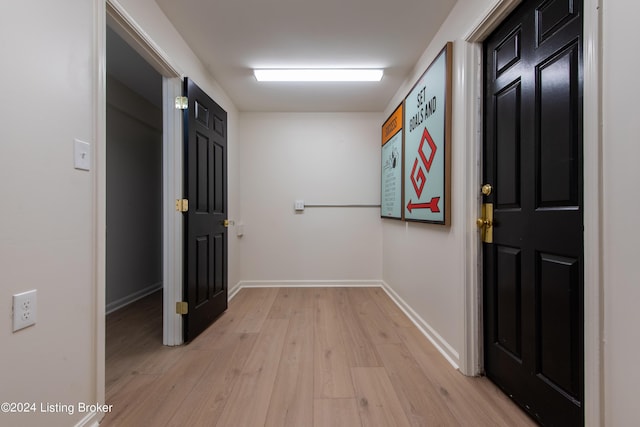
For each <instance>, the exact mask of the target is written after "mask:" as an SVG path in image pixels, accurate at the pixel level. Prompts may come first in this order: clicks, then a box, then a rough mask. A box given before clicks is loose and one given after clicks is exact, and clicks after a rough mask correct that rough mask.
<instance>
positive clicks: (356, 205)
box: [304, 204, 380, 208]
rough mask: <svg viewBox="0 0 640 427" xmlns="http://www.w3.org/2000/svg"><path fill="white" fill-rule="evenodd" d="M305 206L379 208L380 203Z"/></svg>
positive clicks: (315, 206)
mask: <svg viewBox="0 0 640 427" xmlns="http://www.w3.org/2000/svg"><path fill="white" fill-rule="evenodd" d="M304 207H305V208H379V207H380V205H359V204H350V205H333V204H327V205H307V204H305V205H304Z"/></svg>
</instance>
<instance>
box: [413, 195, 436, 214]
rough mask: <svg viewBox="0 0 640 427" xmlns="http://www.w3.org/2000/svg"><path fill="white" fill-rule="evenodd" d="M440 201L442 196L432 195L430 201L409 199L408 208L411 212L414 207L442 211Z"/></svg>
mask: <svg viewBox="0 0 640 427" xmlns="http://www.w3.org/2000/svg"><path fill="white" fill-rule="evenodd" d="M439 202H440V197H432V198H431V201H430V202H429V203H413V202H412V201H411V200H409V204H408V205H407V209H409V212H411V211H412V210H413V209H429V210H430V211H431V212H440V208H439V207H438V203H439Z"/></svg>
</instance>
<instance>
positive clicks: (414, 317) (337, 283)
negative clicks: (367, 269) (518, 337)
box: [228, 280, 460, 369]
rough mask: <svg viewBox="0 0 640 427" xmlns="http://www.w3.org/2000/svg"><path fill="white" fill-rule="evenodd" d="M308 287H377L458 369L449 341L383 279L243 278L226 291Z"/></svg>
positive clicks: (230, 296)
mask: <svg viewBox="0 0 640 427" xmlns="http://www.w3.org/2000/svg"><path fill="white" fill-rule="evenodd" d="M304 287H306V288H310V287H324V288H327V287H334V288H340V287H379V288H382V289H384V291H385V292H386V293H387V295H389V298H391V300H392V301H393V302H394V303H395V304H396V305H397V306H398V307H399V308H400V310H402V312H403V313H404V314H406V315H407V317H408V318H409V319H410V320H411V322H413V324H414V325H415V326H416V327H417V328H418V330H419V331H420V332H422V334H423V335H424V336H425V337H427V339H428V340H429V341H431V343H432V344H433V345H434V346H435V348H436V349H437V350H438V351H439V352H440V353H441V354H442V356H443V357H444V358H445V359H446V360H447V361H448V362H449V363H450V364H451V365H452V366H453V367H454V368H455V369H459V365H458V363H459V361H460V355H459V354H458V352H457V351H455V349H454V348H453V347H451V345H449V343H448V342H447V341H446V340H445V339H444V338H442V337H441V336H440V334H438V332H436V330H435V329H433V328H432V327H431V325H429V324H428V323H427V322H426V321H425V320H424V319H423V318H422V317H420V315H418V313H416V312H415V311H414V310H413V308H412V307H411V306H410V305H409V304H407V302H406V301H405V300H403V299H402V298H400V296H399V295H398V294H397V293H396V292H395V291H394V290H393V288H392V287H391V286H389V284H387V283H386V282H385V281H384V280H243V281H240V282H238V283H236V284H235V285H234V286H233V287H232V288H231V289H230V290H229V293H228V298H229V300H231V299H232V298H233V297H235V296H236V294H237V293H238V292H239V291H240V290H241V289H243V288H304Z"/></svg>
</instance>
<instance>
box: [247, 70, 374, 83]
mask: <svg viewBox="0 0 640 427" xmlns="http://www.w3.org/2000/svg"><path fill="white" fill-rule="evenodd" d="M253 74H254V75H255V76H256V80H258V81H259V82H379V81H380V80H381V79H382V74H383V71H382V70H380V69H340V68H331V69H329V68H319V69H311V68H298V69H262V70H253Z"/></svg>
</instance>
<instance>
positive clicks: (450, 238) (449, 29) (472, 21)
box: [383, 0, 494, 364]
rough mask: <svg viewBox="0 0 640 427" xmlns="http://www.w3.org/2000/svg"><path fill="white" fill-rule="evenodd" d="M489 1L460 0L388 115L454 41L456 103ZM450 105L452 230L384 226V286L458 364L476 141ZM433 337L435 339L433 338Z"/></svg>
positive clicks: (386, 223)
mask: <svg viewBox="0 0 640 427" xmlns="http://www.w3.org/2000/svg"><path fill="white" fill-rule="evenodd" d="M492 3H494V2H493V1H490V0H473V1H471V0H459V1H458V3H457V4H456V6H455V7H454V8H453V10H452V11H451V13H450V14H449V17H448V18H447V20H446V21H445V23H444V24H443V25H442V27H441V28H440V30H439V31H438V33H437V35H436V37H435V38H434V40H433V41H432V42H431V43H430V44H429V46H428V47H427V49H426V50H425V52H424V53H423V55H422V57H421V58H420V60H419V61H418V64H417V65H416V67H415V69H414V72H413V74H412V75H411V77H410V78H409V79H407V81H405V84H404V85H403V86H402V87H401V88H400V90H398V92H397V93H396V95H395V96H394V97H393V99H392V100H391V101H390V102H389V104H388V106H387V108H386V110H385V113H386V115H389V114H390V113H391V112H392V111H393V110H394V109H395V107H396V106H397V105H398V104H399V103H400V102H402V100H403V99H404V97H405V96H406V95H407V93H409V91H410V89H411V87H412V86H413V84H415V82H416V81H417V79H418V78H419V77H420V76H421V75H422V73H423V72H424V71H425V70H426V69H427V67H428V66H429V64H430V63H431V62H432V61H433V59H434V58H435V57H436V55H437V54H438V53H439V52H440V51H441V50H442V48H443V47H444V46H445V44H446V42H448V41H454V42H456V41H457V42H456V43H455V44H454V48H453V59H454V63H453V69H454V71H453V74H454V84H453V99H454V100H455V99H457V96H458V93H457V92H458V91H459V90H460V88H461V86H460V84H459V79H460V78H461V77H460V76H461V75H463V74H464V70H460V69H459V67H460V61H459V58H460V57H461V56H462V57H464V53H463V52H461V49H462V48H463V46H462V45H463V43H462V42H460V40H461V39H463V38H464V37H465V36H466V34H467V33H468V32H469V31H470V30H471V29H472V28H473V27H474V26H475V25H476V24H477V22H478V21H479V19H480V17H482V16H485V15H486V14H487V10H488V8H489V6H490V5H491V4H492ZM457 107H459V106H456V105H455V103H454V105H453V115H452V125H453V129H452V134H453V135H452V141H451V144H452V145H451V147H452V158H451V225H450V226H442V225H430V224H420V223H404V222H400V221H394V220H384V223H383V252H384V255H383V260H384V264H383V277H384V281H385V282H386V283H387V284H388V285H389V286H391V288H393V290H394V291H395V292H396V293H397V294H398V295H399V296H400V298H402V299H403V300H404V301H406V302H408V303H409V304H410V305H411V308H412V309H413V310H414V311H415V312H416V313H417V315H418V316H419V317H421V318H422V320H424V322H425V323H426V324H427V328H429V327H430V328H432V330H433V331H434V332H435V334H434V335H433V338H435V339H436V341H437V342H438V344H439V345H440V346H441V348H442V349H443V350H444V351H445V352H446V354H447V355H448V356H449V358H450V359H451V360H452V361H453V362H454V363H456V364H459V363H460V354H461V353H462V351H463V345H464V339H465V337H464V316H465V313H464V310H465V306H464V285H465V282H464V274H465V268H466V265H465V258H464V248H465V242H466V239H467V234H468V233H476V230H475V229H474V228H471V229H470V228H469V227H468V224H466V223H465V221H467V219H466V216H465V206H466V203H467V202H468V201H467V200H465V197H466V193H465V192H466V190H467V189H466V186H465V179H466V177H467V172H466V167H467V160H468V156H474V148H473V147H474V144H475V142H474V141H470V140H468V138H467V135H468V132H469V129H468V126H470V125H471V122H470V120H468V119H467V118H466V117H465V116H464V115H463V114H464V108H457ZM436 334H437V335H436Z"/></svg>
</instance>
